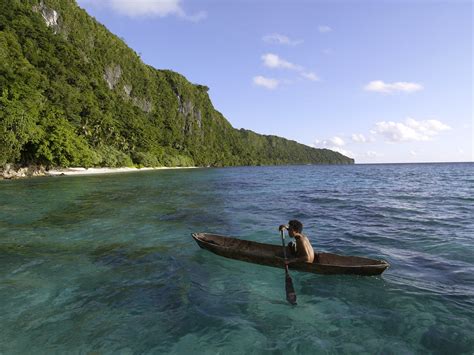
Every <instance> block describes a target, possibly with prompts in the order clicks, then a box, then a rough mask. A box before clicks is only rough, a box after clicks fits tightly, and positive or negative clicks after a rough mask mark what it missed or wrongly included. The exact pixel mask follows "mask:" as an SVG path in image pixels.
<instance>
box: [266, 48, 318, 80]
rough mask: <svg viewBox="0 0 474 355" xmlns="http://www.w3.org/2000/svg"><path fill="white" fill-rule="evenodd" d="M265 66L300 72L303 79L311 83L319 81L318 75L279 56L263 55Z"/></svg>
mask: <svg viewBox="0 0 474 355" xmlns="http://www.w3.org/2000/svg"><path fill="white" fill-rule="evenodd" d="M261 58H262V61H263V65H264V66H266V67H267V68H272V69H289V70H293V71H296V72H298V73H299V74H300V75H301V76H302V77H303V78H305V79H308V80H311V81H319V80H320V79H319V77H318V75H316V73H314V72H312V71H307V70H306V69H305V68H304V67H302V66H301V65H298V64H294V63H291V62H289V61H287V60H285V59H283V58H280V57H279V56H278V55H277V54H273V53H266V54H264V55H262V57H261Z"/></svg>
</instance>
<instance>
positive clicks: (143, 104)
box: [132, 97, 153, 113]
mask: <svg viewBox="0 0 474 355" xmlns="http://www.w3.org/2000/svg"><path fill="white" fill-rule="evenodd" d="M132 102H133V104H134V105H135V106H137V107H138V108H139V109H140V110H142V111H143V112H146V113H150V112H151V111H152V110H153V105H152V103H151V101H149V100H147V99H139V98H138V97H134V98H133V99H132Z"/></svg>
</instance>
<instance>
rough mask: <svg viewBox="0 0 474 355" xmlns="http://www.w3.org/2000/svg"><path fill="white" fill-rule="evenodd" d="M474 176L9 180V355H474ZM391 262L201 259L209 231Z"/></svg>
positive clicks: (5, 267) (3, 208) (3, 194)
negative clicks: (294, 301)
mask: <svg viewBox="0 0 474 355" xmlns="http://www.w3.org/2000/svg"><path fill="white" fill-rule="evenodd" d="M473 192H474V164H410V165H355V166H301V167H254V168H226V169H193V170H177V171H171V170H166V171H151V172H139V173H127V174H116V175H102V176H82V177H57V178H34V179H29V180H21V181H0V300H1V302H0V353H64V352H75V353H88V352H92V351H96V352H99V353H123V354H127V353H178V354H184V353H207V354H216V353H222V354H229V353H235V354H239V353H242V354H243V353H245V354H248V353H250V354H261V353H275V354H279V353H285V354H287V353H300V354H301V353H327V354H332V353H348V354H349V353H367V354H410V353H433V354H446V353H449V354H472V353H473V349H474V335H473V334H474V311H473V310H474V235H473V234H474V218H473V217H474V193H473ZM290 218H298V219H300V220H301V221H302V222H303V223H304V225H305V232H306V234H307V235H308V236H309V237H310V239H311V241H312V243H313V245H314V247H315V249H317V250H324V251H329V252H336V253H340V254H350V255H360V256H368V257H375V258H384V259H386V260H388V261H389V262H390V263H391V268H390V269H388V270H387V271H386V272H385V273H384V274H383V275H382V276H380V277H358V276H324V275H314V274H305V273H298V272H292V277H293V281H294V283H295V289H296V293H297V295H298V306H296V307H291V306H289V305H288V304H287V303H286V302H285V294H284V273H283V270H280V269H274V268H270V267H264V266H258V265H253V264H248V263H243V262H239V261H234V260H229V259H225V258H222V257H219V256H216V255H214V254H212V253H209V252H208V251H205V250H201V249H199V248H198V247H197V245H196V244H195V243H194V241H193V240H192V238H191V237H190V233H192V232H196V231H207V232H214V233H220V234H226V235H233V236H239V237H242V238H246V239H252V240H258V241H262V242H267V243H275V244H279V243H280V239H279V234H278V231H277V226H278V225H279V224H281V223H285V222H287V220H288V219H290Z"/></svg>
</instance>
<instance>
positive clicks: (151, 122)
mask: <svg viewBox="0 0 474 355" xmlns="http://www.w3.org/2000/svg"><path fill="white" fill-rule="evenodd" d="M208 90H209V89H208V88H207V87H206V86H203V85H196V84H192V83H190V82H189V81H187V80H186V78H184V77H183V76H182V75H180V74H177V73H175V72H172V71H169V70H156V69H154V68H152V67H150V66H148V65H145V64H144V63H143V62H142V60H141V59H140V57H139V55H138V54H137V53H135V52H134V51H133V50H132V49H130V48H129V47H127V45H126V44H125V43H124V42H123V41H122V40H121V39H120V38H118V37H117V36H115V35H113V34H112V33H110V32H109V31H108V30H107V29H106V28H105V27H104V26H103V25H101V24H100V23H98V22H97V21H96V20H95V19H94V18H92V17H91V16H89V15H88V14H87V13H86V12H85V11H84V10H82V9H81V8H79V7H78V6H77V4H76V3H75V1H73V0H44V1H40V0H2V1H0V168H1V166H2V165H4V164H6V163H16V164H22V165H33V164H40V165H44V166H49V167H52V166H55V167H68V166H85V167H90V166H108V167H115V166H132V165H135V166H163V165H164V166H189V165H196V166H231V165H259V164H261V165H271V164H308V163H337V164H350V163H353V160H352V159H350V158H347V157H345V156H343V155H341V154H339V153H336V152H333V151H330V150H326V149H314V148H310V147H308V146H305V145H302V144H298V143H296V142H294V141H289V140H286V139H283V138H279V137H275V136H264V135H259V134H256V133H254V132H251V131H248V130H237V129H234V128H233V127H232V126H231V124H230V123H229V122H228V121H227V120H226V119H225V118H224V117H223V116H222V114H220V113H219V112H218V111H216V110H215V109H214V107H213V105H212V103H211V101H210V99H209V96H208V93H207V91H208ZM242 104H243V105H244V104H245V103H242Z"/></svg>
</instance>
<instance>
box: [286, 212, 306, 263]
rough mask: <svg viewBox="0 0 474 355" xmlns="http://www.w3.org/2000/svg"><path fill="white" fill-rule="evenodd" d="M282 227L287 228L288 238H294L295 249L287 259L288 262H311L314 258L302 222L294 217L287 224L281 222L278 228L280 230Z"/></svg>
mask: <svg viewBox="0 0 474 355" xmlns="http://www.w3.org/2000/svg"><path fill="white" fill-rule="evenodd" d="M284 229H287V230H288V235H289V236H290V238H295V241H296V243H295V246H296V251H295V250H294V249H293V250H292V252H293V257H290V258H289V259H288V263H295V262H307V263H312V262H313V260H314V250H313V247H312V245H311V243H310V242H309V239H308V237H307V236H305V235H304V234H303V233H302V232H303V224H302V223H301V222H300V221H297V220H296V219H294V220H291V221H289V222H288V225H287V226H286V225H284V224H282V225H281V226H280V227H279V228H278V230H279V231H282V230H284ZM290 248H294V246H291V245H290Z"/></svg>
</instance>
